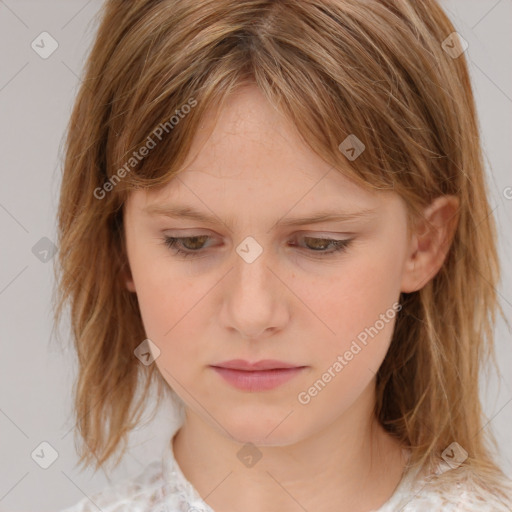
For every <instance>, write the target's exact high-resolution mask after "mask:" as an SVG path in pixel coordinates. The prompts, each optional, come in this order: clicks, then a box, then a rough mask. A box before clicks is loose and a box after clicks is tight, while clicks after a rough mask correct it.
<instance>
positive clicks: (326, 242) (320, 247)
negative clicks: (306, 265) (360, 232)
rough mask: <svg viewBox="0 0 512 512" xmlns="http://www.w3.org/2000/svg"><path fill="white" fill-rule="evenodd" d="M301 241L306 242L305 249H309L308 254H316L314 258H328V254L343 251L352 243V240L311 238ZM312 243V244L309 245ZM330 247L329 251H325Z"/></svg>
mask: <svg viewBox="0 0 512 512" xmlns="http://www.w3.org/2000/svg"><path fill="white" fill-rule="evenodd" d="M303 240H304V241H305V242H306V244H305V245H306V247H307V249H309V252H312V253H317V254H315V256H320V257H323V256H328V255H330V254H333V253H336V252H339V251H344V250H345V249H346V248H347V247H348V246H349V244H350V242H351V241H352V239H345V240H335V239H333V238H313V237H304V238H303ZM311 242H312V243H311ZM329 247H331V248H332V249H331V250H330V251H326V250H325V249H328V248H329Z"/></svg>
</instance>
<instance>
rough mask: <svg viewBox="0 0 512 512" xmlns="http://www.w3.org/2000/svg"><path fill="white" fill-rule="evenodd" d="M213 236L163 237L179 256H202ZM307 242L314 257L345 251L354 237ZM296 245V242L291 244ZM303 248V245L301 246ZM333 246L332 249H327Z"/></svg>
mask: <svg viewBox="0 0 512 512" xmlns="http://www.w3.org/2000/svg"><path fill="white" fill-rule="evenodd" d="M210 238H211V237H209V236H207V235H197V236H188V237H180V238H178V237H172V236H165V237H164V239H163V242H164V244H165V245H166V246H167V247H168V248H169V249H173V250H174V254H175V255H176V256H179V257H188V256H194V257H196V256H200V255H201V253H203V252H204V251H203V249H204V248H205V243H206V242H207V241H208V240H209V239H210ZM303 240H304V241H305V242H306V243H305V248H304V250H305V251H306V252H309V253H310V255H311V256H314V257H327V256H329V255H332V254H334V253H337V252H340V251H344V250H345V249H346V248H347V247H348V246H349V244H350V243H351V242H352V239H345V240H336V239H332V238H314V237H303ZM291 245H292V246H295V245H296V244H291ZM299 247H301V248H302V246H299ZM329 248H331V250H327V249H329Z"/></svg>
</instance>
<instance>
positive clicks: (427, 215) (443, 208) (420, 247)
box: [401, 196, 459, 293]
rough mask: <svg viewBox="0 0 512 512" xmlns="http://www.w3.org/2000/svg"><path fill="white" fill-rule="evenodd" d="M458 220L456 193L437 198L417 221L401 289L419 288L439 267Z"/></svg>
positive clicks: (408, 290)
mask: <svg viewBox="0 0 512 512" xmlns="http://www.w3.org/2000/svg"><path fill="white" fill-rule="evenodd" d="M458 220H459V201H458V199H457V198H456V197H455V196H440V197H437V198H436V199H435V200H434V201H433V202H432V203H431V204H430V205H429V206H428V207H427V208H425V210H424V211H423V215H422V217H421V219H420V220H419V221H418V222H417V224H416V226H415V228H414V229H413V232H412V235H411V238H410V247H409V255H408V257H407V260H406V261H405V266H404V272H403V274H402V286H401V291H402V292H405V293H410V292H414V291H417V290H420V289H421V288H423V286H425V285H426V284H427V283H428V282H429V281H430V280H431V279H433V278H434V277H435V275H436V274H437V273H438V272H439V270H440V269H441V267H442V265H443V263H444V261H445V259H446V256H447V254H448V250H449V249H450V245H451V243H452V240H453V237H454V235H455V231H456V229H457V224H458Z"/></svg>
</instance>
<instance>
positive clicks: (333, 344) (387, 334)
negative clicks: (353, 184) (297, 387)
mask: <svg viewBox="0 0 512 512" xmlns="http://www.w3.org/2000/svg"><path fill="white" fill-rule="evenodd" d="M401 248H402V247H401V246H400V241H399V240H396V244H390V243H385V242H384V241H381V242H378V241H377V242H375V243H373V244H372V247H371V248H370V247H367V248H365V249H361V248H360V249H359V250H358V252H357V255H353V256H350V257H349V256H348V254H347V258H346V259H345V260H343V261H342V263H341V264H340V265H339V266H338V267H337V269H338V270H337V271H336V272H335V273H334V272H331V273H330V274H326V275H325V278H321V279H313V278H310V279H307V280H306V279H302V283H299V280H297V281H296V282H295V283H294V289H295V290H296V291H297V294H298V295H299V296H300V297H304V298H305V300H304V302H305V303H306V304H307V306H308V308H309V309H310V311H311V312H312V313H314V315H312V314H309V313H308V315H305V316H307V322H306V321H304V327H303V329H305V330H306V331H310V332H311V331H312V330H313V331H315V332H316V333H317V334H315V335H314V336H313V335H312V336H309V337H308V338H309V340H310V341H309V342H308V343H309V344H310V347H309V348H310V352H311V353H313V354H314V353H316V354H317V355H318V359H317V363H318V362H319V363H320V364H319V366H320V367H318V368H316V369H315V371H316V372H323V371H324V369H326V368H329V367H330V366H331V365H332V364H333V363H334V362H335V361H336V358H337V357H338V355H343V354H345V353H346V352H348V353H347V359H348V358H350V360H349V361H348V365H347V367H346V368H344V370H343V372H344V373H345V374H351V375H352V372H354V373H353V375H352V377H353V378H357V375H361V371H360V370H361V368H364V372H363V373H364V376H365V378H366V377H371V375H367V374H368V373H369V372H368V368H370V369H372V370H373V371H375V372H376V371H377V369H378V367H379V366H380V364H381V362H382V360H383V358H384V356H385V354H386V352H387V349H388V347H389V343H390V341H391V336H392V333H393V326H394V322H395V318H396V315H397V311H396V303H397V301H398V298H399V296H400V282H401V269H402V261H401V258H400V254H401V252H400V251H401ZM333 274H335V275H336V277H334V278H333ZM394 304H395V307H393V305H394ZM307 326H309V327H307ZM311 326H314V327H311ZM319 340H321V343H318V341H319ZM357 345H359V347H360V348H358V346H357ZM319 349H320V350H319ZM347 370H348V371H347ZM341 380H342V379H339V381H341Z"/></svg>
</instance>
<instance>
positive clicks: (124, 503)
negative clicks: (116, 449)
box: [61, 461, 171, 512]
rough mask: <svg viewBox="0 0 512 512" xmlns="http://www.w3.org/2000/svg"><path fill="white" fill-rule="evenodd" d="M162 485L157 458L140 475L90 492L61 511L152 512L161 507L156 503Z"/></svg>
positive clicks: (158, 499) (159, 496)
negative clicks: (92, 492)
mask: <svg viewBox="0 0 512 512" xmlns="http://www.w3.org/2000/svg"><path fill="white" fill-rule="evenodd" d="M162 487H163V478H162V472H161V463H159V462H158V461H154V462H152V463H151V464H149V465H148V466H146V468H145V469H144V470H143V471H142V472H141V473H140V474H139V475H138V476H137V477H136V478H127V479H124V480H122V481H120V482H117V483H116V484H114V485H113V486H111V487H107V488H105V489H103V490H101V491H99V492H96V493H94V494H91V495H90V496H86V497H84V498H82V499H81V500H80V501H79V502H78V503H76V504H75V505H73V506H71V507H68V508H66V509H64V510H62V511H61V512H97V511H98V510H101V511H102V512H114V511H116V512H121V511H125V510H126V511H128V510H129V511H130V512H146V511H147V512H149V511H153V510H157V509H156V508H155V507H156V506H157V505H158V504H159V501H160V500H161V496H162ZM170 512H171V511H170Z"/></svg>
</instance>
